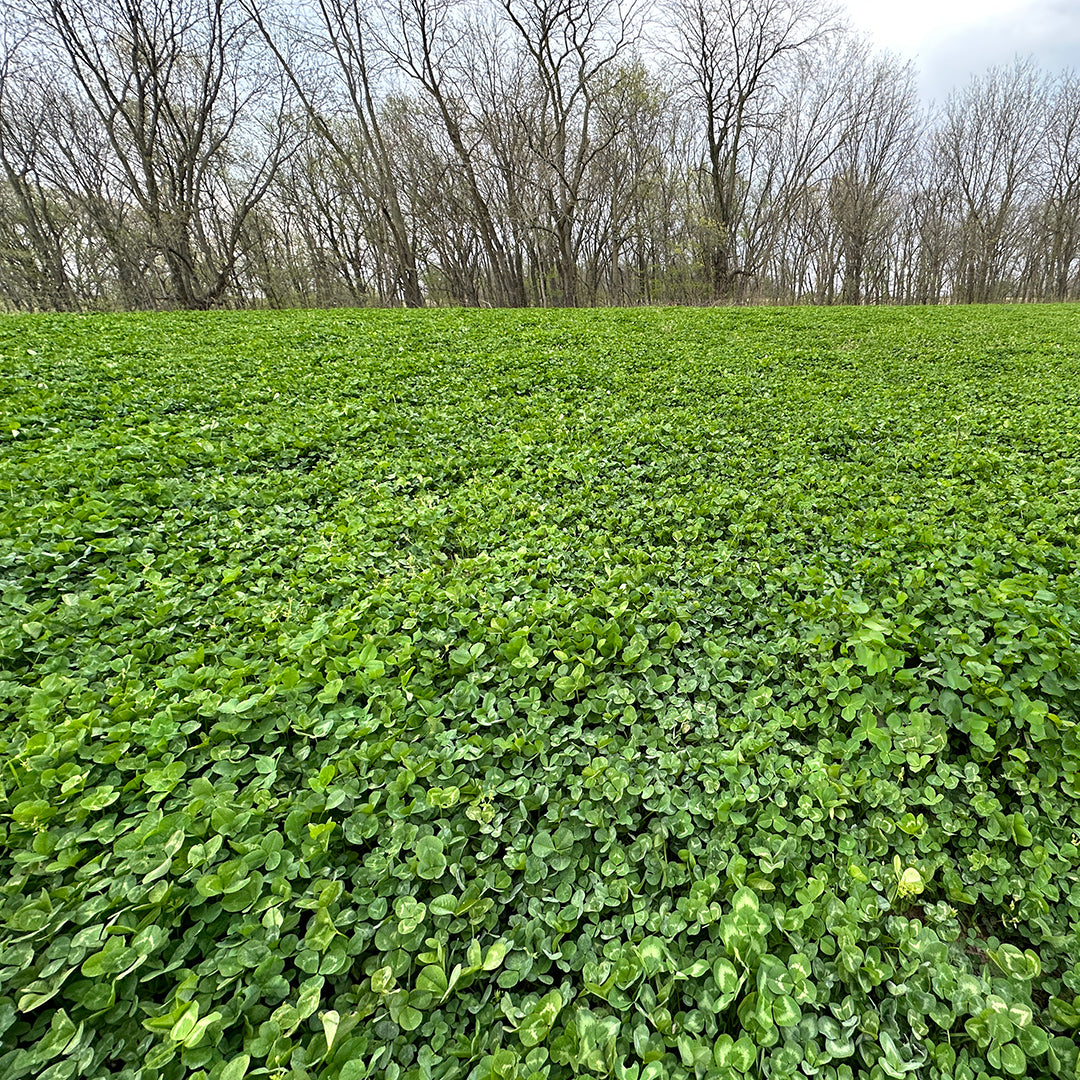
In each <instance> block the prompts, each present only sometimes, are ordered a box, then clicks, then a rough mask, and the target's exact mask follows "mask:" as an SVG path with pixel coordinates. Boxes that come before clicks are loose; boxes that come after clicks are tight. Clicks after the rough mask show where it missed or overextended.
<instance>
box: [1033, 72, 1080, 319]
mask: <svg viewBox="0 0 1080 1080" xmlns="http://www.w3.org/2000/svg"><path fill="white" fill-rule="evenodd" d="M1044 139H1045V142H1044V153H1045V172H1044V179H1043V183H1042V185H1041V188H1042V191H1041V193H1040V194H1041V198H1040V206H1039V209H1038V225H1039V228H1038V229H1037V231H1036V235H1037V237H1038V239H1039V240H1040V241H1042V243H1040V245H1039V247H1040V249H1041V250H1042V251H1044V252H1045V257H1046V262H1047V279H1048V280H1047V285H1048V288H1047V290H1046V292H1047V293H1048V294H1049V295H1050V296H1051V297H1053V298H1054V299H1055V300H1065V299H1068V298H1069V297H1070V295H1071V296H1076V295H1077V292H1080V288H1078V285H1080V283H1078V282H1077V280H1076V279H1077V277H1078V276H1080V76H1078V75H1077V74H1076V72H1067V73H1065V74H1063V75H1062V76H1061V78H1060V79H1059V80H1058V82H1057V84H1056V85H1055V87H1054V90H1053V96H1052V98H1051V101H1050V108H1049V115H1048V117H1047V122H1046V128H1045V136H1044Z"/></svg>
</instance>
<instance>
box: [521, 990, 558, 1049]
mask: <svg viewBox="0 0 1080 1080" xmlns="http://www.w3.org/2000/svg"><path fill="white" fill-rule="evenodd" d="M562 1007H563V999H562V994H561V993H559V991H558V990H552V991H550V992H549V993H547V994H545V995H544V996H543V997H542V998H541V999H540V1000H539V1001H538V1002H537V1003H536V1004H535V1005H534V1006H533V1007H532V1009H530V1010H529V1012H528V1013H526V1015H525V1017H524V1019H523V1020H522V1021H521V1023H520V1024H519V1025H518V1029H517V1034H518V1038H519V1039H520V1040H521V1043H522V1045H523V1046H525V1047H530V1046H538V1045H539V1044H540V1043H542V1042H543V1041H544V1039H546V1038H547V1036H548V1032H549V1031H551V1028H552V1025H554V1023H555V1020H556V1018H557V1017H558V1015H559V1013H560V1012H561V1011H562Z"/></svg>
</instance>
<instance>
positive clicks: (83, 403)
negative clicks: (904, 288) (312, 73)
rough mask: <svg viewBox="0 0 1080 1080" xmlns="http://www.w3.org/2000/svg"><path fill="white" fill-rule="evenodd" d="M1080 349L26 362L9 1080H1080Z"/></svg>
mask: <svg viewBox="0 0 1080 1080" xmlns="http://www.w3.org/2000/svg"><path fill="white" fill-rule="evenodd" d="M1078 553H1080V310H1078V309H1076V308H1068V307H1040V308H1034V307H1029V308H1004V307H1002V308H966V309H959V308H956V309H891V310H885V309H879V310H873V309H838V310H824V309H788V310H778V309H772V310H761V309H759V310H742V311H732V310H713V311H704V312H703V311H691V310H661V311H658V310H643V311H591V312H472V313H466V312H461V311H427V312H387V311H381V312H377V311H372V312H323V313H318V312H303V313H297V312H290V313H265V314H250V313H248V314H234V313H218V314H210V315H190V314H176V315H156V316H70V317H52V316H50V317H36V316H35V317H30V316H27V317H15V318H12V317H7V318H3V319H0V599H2V605H0V714H2V715H3V722H2V724H0V1076H2V1077H4V1078H5V1080H19V1078H23V1077H26V1078H30V1080H68V1078H75V1077H90V1078H104V1077H115V1078H124V1080H135V1078H139V1080H180V1078H190V1080H241V1078H244V1077H249V1078H273V1080H305V1078H312V1080H314V1078H325V1080H363V1078H366V1077H378V1078H386V1080H451V1078H460V1080H489V1078H491V1080H496V1078H498V1080H563V1078H569V1077H595V1078H604V1077H613V1078H615V1080H742V1078H747V1080H749V1078H756V1077H769V1078H786V1077H810V1078H817V1080H854V1078H857V1077H865V1078H868V1080H881V1078H898V1080H901V1078H905V1077H907V1078H911V1080H935V1078H955V1080H987V1078H991V1077H1001V1078H1008V1077H1015V1076H1024V1075H1027V1076H1031V1077H1055V1078H1066V1080H1073V1078H1075V1077H1076V1075H1077V1059H1078V1052H1080V942H1078V938H1077V926H1078V912H1080V571H1078V566H1077V556H1078Z"/></svg>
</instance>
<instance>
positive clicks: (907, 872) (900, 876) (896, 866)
mask: <svg viewBox="0 0 1080 1080" xmlns="http://www.w3.org/2000/svg"><path fill="white" fill-rule="evenodd" d="M893 873H894V874H895V875H896V893H895V895H896V898H897V899H898V900H911V899H913V898H914V897H916V896H918V895H919V894H920V893H921V892H922V891H923V889H925V888H926V883H925V882H924V881H923V877H922V874H920V873H919V871H918V870H917V869H916V868H915V867H914V866H907V867H905V866H903V865H902V864H901V862H900V856H899V855H896V856H894V858H893Z"/></svg>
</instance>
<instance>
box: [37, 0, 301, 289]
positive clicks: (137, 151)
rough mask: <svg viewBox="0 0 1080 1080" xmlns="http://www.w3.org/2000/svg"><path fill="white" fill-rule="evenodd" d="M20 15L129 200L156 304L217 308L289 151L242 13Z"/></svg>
mask: <svg viewBox="0 0 1080 1080" xmlns="http://www.w3.org/2000/svg"><path fill="white" fill-rule="evenodd" d="M30 9H31V11H32V14H33V16H34V18H35V19H36V22H37V24H38V26H39V28H40V31H41V32H40V36H39V42H40V47H41V49H42V50H44V51H46V52H47V53H48V54H50V55H51V56H52V57H53V59H54V60H55V61H56V62H57V63H58V64H59V65H61V66H62V67H63V68H66V69H67V71H68V72H69V73H70V75H71V78H72V81H73V84H74V86H75V87H76V88H77V90H78V92H79V94H80V95H81V96H82V98H83V100H84V101H85V102H86V103H87V105H88V107H89V108H90V110H91V111H92V113H93V114H94V116H95V117H96V118H97V121H98V123H99V124H100V125H101V127H102V130H103V131H104V133H105V136H106V139H107V142H108V145H109V148H110V150H111V156H112V162H111V164H112V166H114V167H115V168H116V170H117V173H118V178H119V179H120V180H121V181H122V183H123V185H124V186H125V188H126V189H127V191H129V192H130V193H131V194H132V195H133V196H134V198H135V199H136V201H137V202H138V205H139V208H140V210H141V212H142V215H143V216H144V218H145V220H146V223H147V226H148V229H149V235H150V239H151V242H152V243H153V245H154V246H155V248H156V250H157V252H158V254H159V256H160V258H161V259H162V260H163V262H164V264H165V266H166V268H167V271H168V283H169V295H168V296H167V297H163V298H162V300H163V302H167V303H174V304H178V305H180V306H182V307H190V308H203V307H209V306H211V305H212V304H214V303H217V302H219V301H220V300H221V299H222V297H223V296H224V294H225V292H226V290H227V289H228V287H229V284H230V282H231V280H232V276H233V272H234V270H235V266H236V259H237V255H238V244H239V241H240V238H241V236H242V233H243V227H244V221H245V219H246V217H247V215H248V214H249V213H251V211H252V210H253V209H254V207H255V206H256V205H257V204H258V202H259V199H260V198H262V196H263V194H264V193H265V191H266V188H267V186H268V184H269V182H270V180H271V179H272V177H273V174H274V171H275V169H276V168H277V166H278V164H279V162H280V161H281V159H282V157H283V155H284V154H285V153H286V151H287V147H288V136H287V131H288V128H287V126H286V125H285V124H284V123H283V119H284V116H283V111H284V99H283V96H282V94H281V93H280V87H279V86H278V85H277V84H276V79H275V78H274V76H273V75H272V74H271V73H269V72H267V71H266V70H265V69H264V68H261V67H260V65H259V63H258V58H257V56H255V55H254V54H253V51H252V47H251V46H252V44H253V39H252V37H251V27H250V23H249V21H248V19H247V18H246V16H245V15H244V13H243V11H242V10H241V9H240V7H239V6H238V5H237V4H235V3H233V2H232V0H173V2H171V3H168V4H156V3H153V2H152V0H30ZM255 143H257V144H258V149H257V150H254V149H253V147H252V144H255ZM245 144H247V145H245ZM226 175H227V176H228V177H229V186H228V189H227V190H226V189H225V188H223V187H222V180H221V178H222V177H223V176H226ZM208 209H210V211H211V213H210V216H209V217H208V216H207V210H208Z"/></svg>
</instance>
